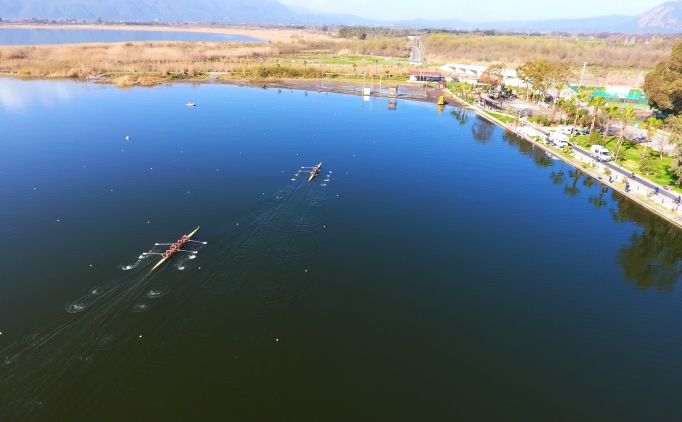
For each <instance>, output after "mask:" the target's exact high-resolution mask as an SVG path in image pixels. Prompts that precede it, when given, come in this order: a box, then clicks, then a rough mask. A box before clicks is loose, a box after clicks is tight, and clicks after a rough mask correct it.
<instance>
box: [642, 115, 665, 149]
mask: <svg viewBox="0 0 682 422" xmlns="http://www.w3.org/2000/svg"><path fill="white" fill-rule="evenodd" d="M662 123H663V122H662V121H661V120H659V119H657V118H655V117H653V116H651V117H649V118H648V119H646V122H644V125H643V126H644V129H646V143H645V144H644V153H643V154H642V157H646V147H647V146H649V140H651V139H652V138H653V137H654V136H656V132H657V131H658V128H659V126H661V124H662ZM662 159H663V154H661V160H662Z"/></svg>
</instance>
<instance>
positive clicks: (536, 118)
mask: <svg viewBox="0 0 682 422" xmlns="http://www.w3.org/2000/svg"><path fill="white" fill-rule="evenodd" d="M528 121H529V122H531V123H538V124H540V125H548V124H549V119H548V118H547V117H545V116H543V115H537V116H532V117H531V118H529V119H528Z"/></svg>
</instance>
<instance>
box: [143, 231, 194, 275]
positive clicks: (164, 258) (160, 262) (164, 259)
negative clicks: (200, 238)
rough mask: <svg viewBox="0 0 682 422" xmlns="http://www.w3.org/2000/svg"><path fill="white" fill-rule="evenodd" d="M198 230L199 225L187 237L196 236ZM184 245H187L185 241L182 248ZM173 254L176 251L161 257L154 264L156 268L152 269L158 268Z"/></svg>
mask: <svg viewBox="0 0 682 422" xmlns="http://www.w3.org/2000/svg"><path fill="white" fill-rule="evenodd" d="M198 231H199V227H197V228H196V229H194V231H193V232H192V233H190V234H188V235H187V239H188V240H189V239H191V238H192V236H194V235H195V234H196V232H198ZM184 245H185V244H184V243H183V244H182V245H180V248H182V247H183V246H184ZM173 255H175V252H173V253H172V254H170V255H168V256H164V257H163V258H161V261H159V262H157V264H156V265H154V268H152V271H154V270H155V269H157V268H158V267H159V266H160V265H161V264H163V263H164V262H166V260H168V259H170V257H171V256H173Z"/></svg>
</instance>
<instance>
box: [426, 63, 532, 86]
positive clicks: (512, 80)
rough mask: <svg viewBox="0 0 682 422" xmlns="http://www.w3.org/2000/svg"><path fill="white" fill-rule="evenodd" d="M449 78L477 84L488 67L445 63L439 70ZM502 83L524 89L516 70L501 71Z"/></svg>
mask: <svg viewBox="0 0 682 422" xmlns="http://www.w3.org/2000/svg"><path fill="white" fill-rule="evenodd" d="M439 69H440V70H442V71H443V72H445V73H447V74H449V75H450V76H453V77H456V78H457V79H459V80H460V81H462V82H468V83H474V84H475V83H477V82H478V79H479V78H480V77H481V76H482V75H483V72H485V71H486V69H488V66H481V65H475V64H460V63H446V64H444V65H443V66H441V67H440V68H439ZM502 74H503V75H502V82H503V83H504V85H505V86H513V87H516V88H519V87H525V84H524V83H523V81H522V80H521V79H519V76H518V73H517V72H516V69H503V72H502Z"/></svg>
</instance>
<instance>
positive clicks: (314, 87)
mask: <svg viewBox="0 0 682 422" xmlns="http://www.w3.org/2000/svg"><path fill="white" fill-rule="evenodd" d="M0 77H11V78H16V79H35V80H49V79H70V80H74V79H77V80H79V81H84V82H92V83H106V84H113V82H105V81H96V80H95V81H93V80H89V79H86V80H83V79H81V78H44V77H34V78H30V77H29V78H25V77H24V78H22V77H19V76H17V75H6V74H0ZM160 84H167V85H171V84H202V85H203V84H216V85H236V86H241V87H244V86H246V87H251V88H262V89H269V88H278V89H296V90H302V91H317V92H320V93H321V92H332V93H336V94H344V95H355V96H364V94H363V92H362V91H357V90H355V88H359V87H362V86H363V84H361V83H359V82H358V81H354V80H334V81H325V82H323V85H321V86H320V85H318V84H319V80H314V79H293V78H292V79H284V78H278V79H275V78H273V79H254V78H248V79H205V78H204V79H196V80H192V79H183V80H174V81H163V82H158V83H155V84H154V85H152V86H156V85H160ZM366 85H367V84H365V86H366ZM399 85H402V86H403V87H410V88H413V89H411V90H409V91H411V92H408V93H403V94H402V95H398V96H397V97H389V96H388V95H387V94H384V93H383V92H376V91H373V92H372V94H370V96H371V97H385V98H395V99H396V100H410V101H419V102H427V103H431V104H435V99H437V98H438V97H439V96H440V95H444V96H445V97H446V98H447V99H448V100H451V101H453V102H454V103H455V104H449V105H451V106H455V107H460V108H467V109H470V110H473V111H474V112H475V113H476V114H477V115H478V116H480V117H482V118H484V119H486V120H488V121H490V122H491V123H493V124H496V125H497V126H499V127H501V128H503V129H504V130H509V131H511V132H512V133H514V134H515V135H516V136H519V137H520V138H522V139H524V140H525V141H527V142H530V143H531V144H532V145H533V146H536V145H537V146H538V147H539V148H541V149H542V150H543V151H545V152H546V153H548V154H551V155H552V156H554V157H557V158H558V159H560V160H561V161H563V162H564V163H566V164H568V165H570V166H573V167H574V168H576V169H577V170H579V171H581V172H583V173H584V174H586V175H587V176H589V177H592V178H593V179H595V180H596V181H597V182H598V183H601V184H602V185H604V186H606V187H610V188H611V189H613V190H615V191H617V192H618V193H620V194H621V195H623V196H624V197H626V198H630V199H632V200H633V201H635V202H636V203H638V204H639V205H641V206H642V207H644V208H645V209H647V210H649V211H650V212H652V213H654V214H656V215H658V216H659V217H661V218H663V219H665V220H667V221H669V222H671V223H672V224H674V225H675V226H677V227H678V228H680V229H682V216H680V212H681V211H680V210H679V209H678V211H674V210H668V209H667V208H666V209H661V206H660V205H658V204H656V203H654V202H653V201H651V200H650V199H649V198H648V197H647V198H641V197H639V196H638V195H635V194H634V193H630V192H627V191H626V190H625V187H624V184H623V187H621V186H619V185H618V184H617V182H616V181H615V180H614V181H613V182H608V181H606V180H604V179H603V177H602V176H604V175H605V173H603V172H598V170H597V169H596V168H591V167H589V166H587V167H585V166H584V165H585V162H584V161H582V160H578V159H577V158H575V157H571V158H569V157H566V156H565V155H564V154H561V153H560V152H559V151H556V150H554V149H553V148H551V147H549V146H548V145H544V144H543V143H542V142H538V141H535V140H533V139H531V138H529V137H528V136H526V135H525V134H524V133H522V132H521V131H519V130H517V129H516V128H514V127H510V126H507V125H506V124H505V123H503V122H501V121H500V120H498V119H496V118H494V117H493V116H491V115H489V114H488V113H485V111H483V110H481V109H480V108H478V107H476V106H472V105H471V104H469V103H468V102H466V101H464V100H462V99H461V98H459V97H458V96H456V95H455V94H454V93H452V92H451V91H450V90H448V89H439V88H434V87H429V89H427V91H426V92H425V93H424V94H421V95H418V94H415V92H414V91H415V88H416V90H417V91H421V89H420V88H419V87H418V86H414V85H413V86H411V85H409V83H407V82H403V83H402V84H399ZM136 86H140V85H136ZM348 86H352V87H353V88H354V90H353V91H350V90H349V89H345V87H348ZM141 87H144V86H141ZM429 91H430V92H429ZM533 127H534V126H533ZM602 168H603V166H602ZM638 177H639V178H640V179H643V180H648V179H646V178H644V177H642V176H639V175H638ZM649 182H650V183H652V184H654V185H655V183H653V182H651V181H649ZM650 202H651V203H650Z"/></svg>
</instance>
